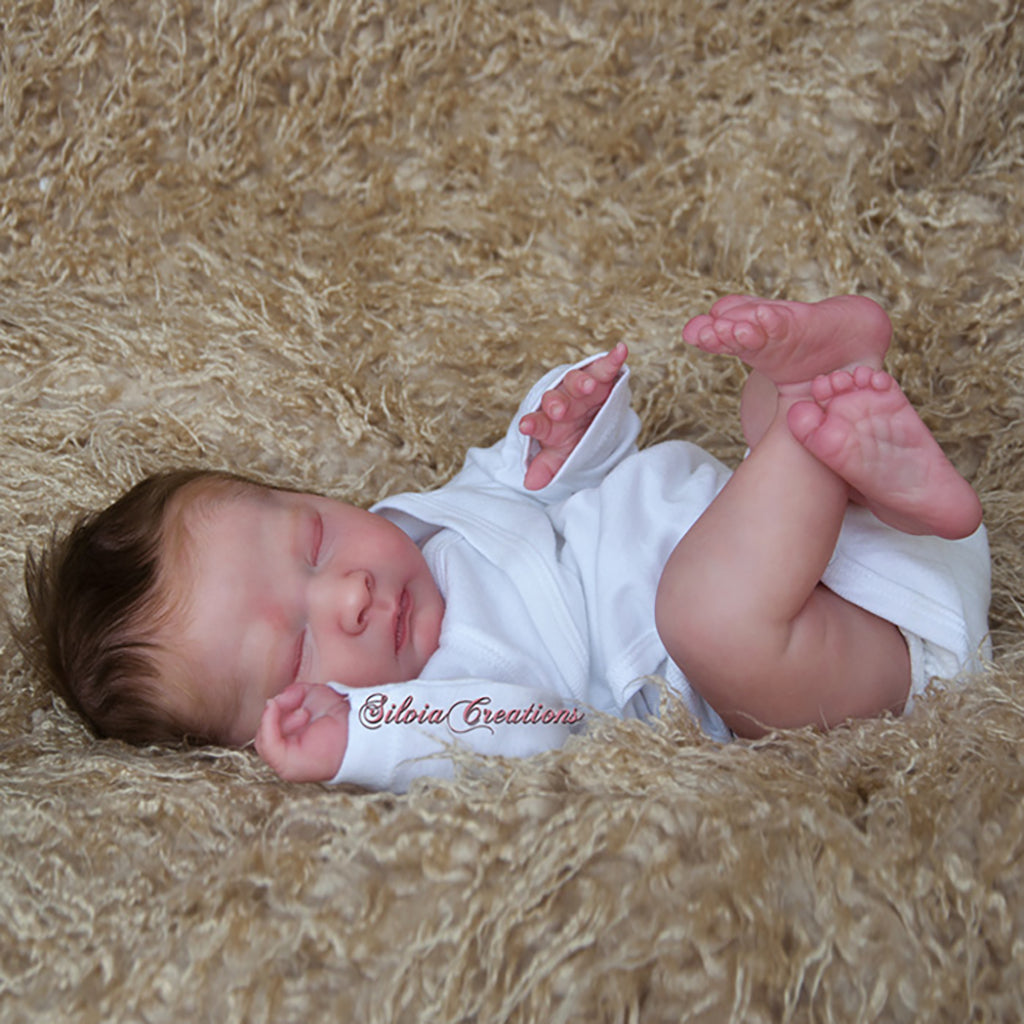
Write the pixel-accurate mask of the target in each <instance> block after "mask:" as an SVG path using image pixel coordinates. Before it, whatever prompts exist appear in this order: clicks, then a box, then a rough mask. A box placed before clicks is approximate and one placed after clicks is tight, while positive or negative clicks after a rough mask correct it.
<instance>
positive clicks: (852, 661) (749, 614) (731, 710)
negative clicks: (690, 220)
mask: <svg viewBox="0 0 1024 1024" xmlns="http://www.w3.org/2000/svg"><path fill="white" fill-rule="evenodd" d="M889 333H890V329H889V322H888V318H887V317H885V314H884V313H882V311H881V310H880V309H879V308H878V307H877V306H876V305H875V304H874V303H872V302H870V301H869V300H862V299H857V298H856V297H852V296H844V297H841V298H839V299H830V300H826V301H825V302H822V303H816V304H814V305H805V304H803V303H776V302H764V301H761V300H756V299H749V298H747V297H732V298H731V299H728V300H725V301H724V302H723V303H719V304H716V306H715V307H714V308H713V309H712V314H711V315H710V316H709V317H706V318H698V319H697V320H695V321H691V322H690V324H688V325H687V327H686V329H685V330H684V338H686V339H687V340H690V341H692V342H693V343H694V344H697V345H699V346H700V347H701V348H705V349H707V350H710V351H728V352H731V353H734V354H737V355H740V356H741V357H742V358H743V359H744V360H745V361H746V362H748V363H749V364H750V365H751V366H752V367H753V368H754V370H755V371H756V374H757V376H755V377H754V384H752V385H750V386H749V387H750V388H751V389H753V390H752V394H751V395H750V396H749V402H748V404H749V409H750V410H752V414H751V415H750V416H748V421H749V422H750V423H752V424H753V426H752V427H751V428H750V430H751V432H750V433H749V434H748V440H750V441H751V442H752V450H751V453H750V455H749V456H748V457H747V459H745V460H744V462H743V463H742V464H741V466H740V467H739V468H738V469H737V471H736V473H735V474H734V475H733V476H732V477H731V478H730V480H729V482H728V484H727V485H726V486H725V487H724V488H723V490H722V491H721V493H720V494H719V495H718V497H717V498H716V499H715V501H714V502H713V503H712V504H711V506H710V507H709V508H708V509H707V510H706V512H705V513H704V515H703V516H702V517H701V518H700V519H699V520H698V521H697V523H696V524H694V526H693V527H692V528H691V530H690V531H689V532H688V533H687V534H686V535H685V536H684V537H683V539H682V540H681V541H680V542H679V544H678V546H677V547H676V549H675V551H674V552H673V554H672V556H671V557H670V559H669V561H668V563H667V565H666V567H665V571H664V574H663V576H662V579H661V583H660V585H659V588H658V596H657V603H656V609H655V611H656V617H657V623H658V629H659V632H660V634H661V636H662V639H663V641H664V643H665V646H666V648H667V649H668V651H669V654H670V655H671V656H672V658H673V659H674V660H675V661H676V662H677V664H678V665H679V666H680V668H681V669H682V670H683V672H685V673H686V675H687V677H688V679H689V680H690V682H691V683H692V684H693V686H694V687H695V688H696V689H697V690H698V691H699V692H700V693H701V694H702V695H703V696H704V697H705V699H706V700H707V701H708V702H709V703H710V704H711V706H712V707H714V708H715V709H716V710H717V711H718V713H719V714H720V715H722V717H723V719H724V720H725V721H726V723H727V724H728V725H729V726H730V727H731V728H732V729H733V730H734V731H736V732H737V733H740V734H741V735H758V734H759V733H760V732H761V731H763V729H764V728H765V727H787V726H797V725H805V724H811V723H817V724H820V725H825V726H831V725H834V724H836V723H838V722H840V721H843V720H844V719H846V718H850V717H863V716H870V715H875V714H878V713H880V712H881V711H883V710H885V709H887V708H891V709H893V710H898V709H899V708H901V707H902V705H903V703H904V701H905V699H906V695H907V692H908V689H909V685H910V664H909V655H908V652H907V648H906V644H905V643H904V642H903V638H902V636H901V635H900V633H899V631H898V630H897V629H896V627H895V626H893V625H892V624H891V623H888V622H885V621H883V620H882V619H879V618H877V617H876V616H874V615H871V614H870V613H868V612H866V611H864V610H863V609H860V608H858V607H856V606H854V605H851V604H849V603H848V602H846V601H844V600H843V599H842V598H840V597H838V596H837V595H835V594H833V593H832V592H831V591H829V590H828V589H826V588H825V587H823V586H822V585H821V584H820V582H819V581H820V579H821V575H822V573H823V572H824V569H825V566H826V565H827V564H828V560H829V558H830V557H831V555H832V552H833V550H834V547H835V543H836V539H837V537H838V535H839V529H840V526H841V524H842V520H843V514H844V512H845V509H846V506H847V502H848V498H849V487H848V484H847V482H846V481H845V480H844V479H843V478H842V477H840V476H839V475H838V474H837V473H835V472H834V471H833V470H832V469H831V468H830V467H829V466H828V465H827V464H826V463H824V462H822V461H821V460H819V459H818V458H817V457H816V456H815V455H813V454H812V453H811V452H810V451H809V450H808V449H806V448H804V446H803V445H802V444H801V443H800V442H799V441H798V440H797V439H796V438H795V437H794V436H793V434H792V432H791V431H790V427H789V422H788V415H789V410H790V409H791V408H792V407H793V406H795V405H798V404H801V403H806V402H808V401H812V400H813V395H812V392H811V387H812V386H811V383H810V379H811V378H812V377H814V376H815V375H817V374H819V373H824V372H827V371H828V370H829V369H835V368H836V367H837V366H847V365H850V366H853V365H858V364H867V365H869V366H873V367H876V368H877V367H879V366H880V365H881V360H882V356H883V355H884V352H885V349H886V347H887V345H888V342H889ZM765 382H768V383H770V384H771V385H772V386H773V387H774V389H775V397H774V403H775V405H774V409H772V407H771V406H772V401H773V399H772V396H771V393H770V388H768V387H767V386H764V385H765ZM745 401H748V396H745ZM794 415H799V414H794ZM759 417H760V418H761V419H766V420H767V422H766V423H758V422H757V420H758V418H759ZM744 427H745V429H748V424H747V423H745V424H744ZM759 430H760V431H762V436H760V437H759V438H758V437H756V436H755V435H756V433H757V432H758V431H759Z"/></svg>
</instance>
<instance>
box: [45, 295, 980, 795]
mask: <svg viewBox="0 0 1024 1024" xmlns="http://www.w3.org/2000/svg"><path fill="white" fill-rule="evenodd" d="M890 335H891V326H890V323H889V319H888V317H887V316H886V315H885V313H884V312H883V311H882V310H881V309H880V308H879V307H878V306H877V305H876V304H875V303H874V302H872V301H871V300H869V299H866V298H862V297H858V296H850V295H846V296H837V297H834V298H830V299H826V300H825V301H823V302H819V303H812V304H805V303H798V302H783V301H770V300H764V299H757V298H753V297H750V296H729V297H727V298H725V299H722V300H720V301H719V302H718V303H716V304H715V305H714V306H713V307H712V309H711V310H710V312H709V313H708V314H707V315H703V316H699V317H696V318H695V319H693V320H691V321H690V322H689V323H688V324H687V325H686V327H685V328H684V329H683V338H684V340H685V341H686V342H688V343H690V344H692V345H695V346H697V347H699V348H701V349H703V350H704V351H706V352H710V353H726V354H731V355H735V356H738V357H739V358H741V359H742V360H743V361H744V362H746V363H747V365H748V366H749V367H750V370H751V372H750V375H749V377H748V379H747V383H746V385H745V387H744V391H743V395H742V399H741V404H740V422H741V425H742V429H743V433H744V436H745V438H746V440H747V443H748V445H749V453H748V455H747V457H746V458H745V459H744V460H743V461H742V463H741V464H740V465H739V467H738V468H737V469H736V470H735V471H730V470H728V469H727V468H726V467H725V466H724V465H723V464H722V463H720V462H719V461H717V460H716V459H715V458H713V457H712V456H710V455H708V454H707V453H706V452H704V451H702V450H701V449H700V448H698V447H696V446H695V445H692V444H690V443H688V442H683V441H669V442H665V443H662V444H658V445H654V446H651V447H649V448H646V449H644V450H642V451H640V450H637V448H636V444H635V441H636V437H637V434H638V429H639V422H638V418H637V416H636V414H635V413H634V412H633V411H632V409H631V408H630V404H629V391H628V389H629V373H628V369H627V367H626V359H627V351H626V347H625V346H624V345H622V344H619V345H617V346H616V347H615V348H614V349H613V350H612V351H611V352H609V353H606V354H604V355H601V356H599V357H597V358H594V359H590V360H587V361H584V362H583V363H581V364H578V365H577V366H576V367H572V368H559V369H557V370H553V371H552V372H550V373H549V374H548V375H547V376H546V377H544V379H543V380H541V381H540V382H539V383H538V384H537V385H535V387H534V388H533V389H532V391H531V392H530V394H529V395H528V396H527V398H526V400H525V402H524V403H523V405H522V407H521V408H520V410H519V413H518V414H517V416H516V417H515V419H514V421H513V423H512V426H511V427H510V429H509V431H508V433H507V434H506V436H505V438H504V439H503V440H501V441H499V442H498V443H497V444H496V445H494V446H493V447H491V448H487V449H479V448H473V449H470V451H469V453H468V455H467V458H466V462H465V465H464V467H463V469H462V470H461V472H460V473H459V474H458V475H457V476H456V477H455V478H454V479H453V480H451V481H450V482H449V483H448V484H446V485H444V486H443V487H441V488H439V489H437V490H434V491H430V492H426V493H421V494H413V493H407V494H400V495H398V496H396V497H392V498H388V499H386V500H384V501H382V502H380V503H379V504H377V505H375V506H374V507H373V508H371V509H369V510H365V509H362V508H358V507H355V506H353V505H350V504H346V503H345V502H342V501H338V500H335V499H332V498H326V497H322V496H319V495H316V494H308V493H300V492H295V491H289V490H284V489H274V488H269V487H266V486H264V485H262V484H258V483H255V482H253V481H250V480H246V479H244V478H241V477H236V476H232V475H229V474H223V473H215V472H206V471H195V470H179V471H173V472H169V473H163V474H159V475H156V476H154V477H150V478H148V479H146V480H144V481H142V482H141V483H139V484H137V485H136V486H135V487H134V488H132V489H131V490H130V491H129V492H128V493H127V494H125V495H124V496H122V497H121V498H120V499H118V501H116V502H115V503H114V504H113V505H111V506H110V507H109V508H107V509H105V510H103V511H101V512H99V513H94V514H91V515H88V516H85V517H83V518H82V519H80V520H79V521H78V522H77V524H76V525H75V526H74V527H73V528H72V529H71V531H70V532H69V533H68V534H67V535H66V536H64V537H62V538H57V539H55V540H54V542H53V544H52V545H51V547H50V548H49V550H47V551H45V552H43V553H42V554H41V555H38V556H36V555H33V554H30V556H29V559H28V562H27V568H26V582H27V586H28V592H29V599H30V606H31V610H32V614H33V618H34V620H35V624H36V626H37V628H38V631H39V634H40V637H41V640H42V643H43V649H44V651H45V654H46V661H47V666H48V669H49V672H50V674H51V676H52V678H53V680H54V683H55V685H56V687H57V689H58V690H59V692H60V693H61V694H62V695H63V696H64V697H65V698H66V699H67V700H68V702H69V703H70V704H71V705H72V707H74V708H75V709H76V710H77V711H78V712H79V713H80V714H81V715H82V716H83V717H84V718H85V719H86V720H87V721H88V722H90V723H91V724H92V726H93V727H94V728H95V730H96V731H97V732H98V733H99V734H100V735H105V736H114V737H120V738H122V739H125V740H128V741H131V742H136V743H149V742H180V741H181V740H183V739H190V740H192V741H197V742H207V743H216V744H226V745H231V746H244V745H247V744H249V743H251V742H253V741H254V742H255V746H256V750H257V751H258V752H259V754H260V756H261V757H262V758H263V759H264V760H265V761H266V762H267V763H268V764H269V765H270V766H271V767H272V768H273V769H274V770H275V771H276V772H277V773H278V774H279V775H280V776H281V777H282V778H285V779H288V780H293V781H325V782H332V781H333V782H352V783H356V784H359V785H362V786H365V787H370V788H374V789H391V790H395V791H398V792H401V791H404V790H405V789H406V788H407V787H408V785H409V783H410V782H411V780H412V779H414V778H415V777H416V776H418V775H435V776H436V775H444V774H447V773H450V771H451V761H450V758H449V751H450V746H451V745H452V744H461V745H464V746H466V747H468V748H470V749H471V750H475V751H478V752H481V753H485V754H486V753H498V754H503V755H513V756H528V755H530V754H532V753H535V752H537V751H540V750H544V749H549V748H551V747H555V746H558V745H560V744H561V743H563V742H564V741H565V739H566V738H567V737H568V736H569V735H571V734H572V733H573V732H574V731H578V730H579V729H580V728H582V727H583V724H584V722H585V715H586V714H587V713H588V712H590V711H592V710H596V711H601V712H607V713H611V714H614V715H619V716H623V717H637V716H646V715H650V714H656V713H657V705H658V695H659V690H658V687H657V684H656V683H655V682H654V680H653V678H652V677H661V678H663V679H665V680H667V682H668V684H669V686H670V687H672V689H673V690H675V692H676V693H677V694H678V695H679V696H680V697H681V699H682V701H683V702H684V704H685V705H686V707H687V708H688V709H689V711H690V712H691V713H692V715H693V716H694V718H695V719H696V721H697V722H698V723H699V725H700V726H701V727H702V728H703V729H704V730H705V731H706V732H707V733H708V734H709V735H710V736H712V737H714V738H717V739H720V740H723V741H724V740H728V739H730V738H732V737H733V736H743V737H754V736H758V735H761V734H763V733H764V732H765V731H766V730H771V729H779V728H790V727H797V726H804V725H816V726H819V727H821V728H823V729H828V728H830V727H832V726H834V725H837V724H839V723H841V722H843V721H846V720H848V719H851V718H860V717H868V716H876V715H880V714H882V713H885V712H892V713H900V712H902V711H903V710H905V709H907V708H908V707H909V706H910V704H911V702H912V700H913V699H914V697H915V696H916V695H918V694H919V693H921V692H922V691H923V690H924V688H925V687H926V686H927V684H928V682H929V680H930V679H932V678H933V677H940V678H945V679H949V678H951V677H954V676H956V675H957V674H958V673H960V672H962V671H965V670H970V669H971V668H973V667H977V663H978V662H977V659H978V658H980V657H983V656H984V654H985V652H986V650H987V648H986V644H987V611H988V600H989V558H988V547H987V541H986V536H985V530H984V527H983V526H982V525H981V506H980V503H979V501H978V498H977V496H976V495H975V493H974V491H973V490H972V488H971V487H970V485H969V484H968V483H967V482H966V481H965V480H964V479H963V477H962V476H960V474H959V473H958V472H957V471H956V469H955V468H954V467H953V465H952V464H951V463H950V462H949V460H948V459H947V458H946V456H945V455H944V454H943V452H942V450H941V449H940V447H939V445H938V444H937V443H936V441H935V440H934V438H933V437H932V435H931V434H930V432H929V431H928V429H927V428H926V427H925V425H924V423H923V422H922V421H921V419H920V418H919V417H918V415H917V414H916V412H915V411H914V409H913V408H912V407H911V405H910V404H909V402H908V401H907V398H906V396H905V395H904V394H903V392H902V391H901V390H900V388H899V387H898V385H897V384H896V382H895V381H894V380H893V379H892V377H890V376H889V375H888V374H887V373H885V372H884V371H883V370H882V368H881V367H882V360H883V357H884V355H885V352H886V349H887V348H888V345H889V340H890Z"/></svg>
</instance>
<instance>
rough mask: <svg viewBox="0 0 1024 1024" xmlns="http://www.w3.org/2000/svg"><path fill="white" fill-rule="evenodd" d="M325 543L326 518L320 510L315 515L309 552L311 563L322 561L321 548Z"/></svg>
mask: <svg viewBox="0 0 1024 1024" xmlns="http://www.w3.org/2000/svg"><path fill="white" fill-rule="evenodd" d="M323 543H324V520H323V516H321V515H320V513H319V512H316V513H314V516H313V537H312V541H311V546H310V552H309V564H310V565H312V566H316V564H317V563H318V562H319V561H320V549H321V548H322V547H323Z"/></svg>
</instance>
